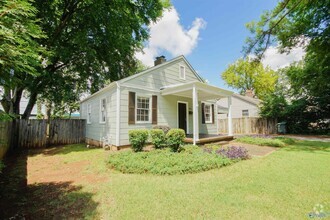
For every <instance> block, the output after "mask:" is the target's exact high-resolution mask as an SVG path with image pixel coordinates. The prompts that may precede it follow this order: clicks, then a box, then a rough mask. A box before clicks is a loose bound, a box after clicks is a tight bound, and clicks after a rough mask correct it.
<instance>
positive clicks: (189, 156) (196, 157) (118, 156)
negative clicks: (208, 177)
mask: <svg viewBox="0 0 330 220" xmlns="http://www.w3.org/2000/svg"><path fill="white" fill-rule="evenodd" d="M108 163H109V166H110V167H111V168H114V169H115V170H118V171H121V172H123V173H140V174H141V173H150V174H158V175H174V174H187V173H198V172H202V171H206V170H211V169H214V168H220V167H223V166H226V165H229V164H231V163H232V160H230V159H227V158H224V157H220V156H218V155H216V154H209V153H204V152H203V151H202V149H201V148H199V147H195V146H185V147H184V148H183V150H182V151H181V152H180V153H176V152H172V151H171V150H170V149H162V150H153V151H150V152H137V153H134V152H132V151H125V152H117V153H114V154H111V155H110V156H109V160H108Z"/></svg>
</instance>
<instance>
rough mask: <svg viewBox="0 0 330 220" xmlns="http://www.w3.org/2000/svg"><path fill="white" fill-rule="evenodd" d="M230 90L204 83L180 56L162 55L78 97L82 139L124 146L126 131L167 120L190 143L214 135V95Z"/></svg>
mask: <svg viewBox="0 0 330 220" xmlns="http://www.w3.org/2000/svg"><path fill="white" fill-rule="evenodd" d="M232 93H233V92H231V91H228V90H224V89H221V88H218V87H215V86H211V85H208V84H206V83H204V81H203V79H202V78H201V77H200V76H199V75H198V74H197V73H196V71H195V70H194V69H193V68H192V67H191V65H190V64H189V63H188V61H187V60H186V58H185V57H184V56H179V57H177V58H175V59H173V60H171V61H167V62H166V60H165V57H163V56H161V57H158V58H157V60H156V61H155V66H154V67H152V68H149V69H147V70H145V71H143V72H141V73H139V74H136V75H133V76H130V77H127V78H125V79H122V80H119V81H116V82H112V83H110V84H109V85H108V86H107V87H105V88H103V89H101V90H100V91H98V92H96V93H94V94H93V95H91V96H89V97H87V98H86V99H84V100H83V101H81V104H80V115H81V118H82V119H86V121H87V125H86V141H87V143H92V144H93V143H94V144H95V143H97V144H98V145H101V144H102V142H103V141H104V140H108V141H107V142H108V143H110V144H112V145H115V146H124V145H129V138H128V132H129V130H132V129H139V128H146V129H151V128H152V127H153V126H155V125H166V126H169V127H170V128H182V129H184V130H185V132H186V133H187V134H190V135H192V137H193V143H194V144H195V143H196V142H197V141H198V140H199V134H218V120H217V116H218V114H215V113H216V112H218V109H217V105H216V100H218V99H220V98H225V97H226V98H228V99H230V97H231V95H232ZM230 121H231V120H230ZM230 126H231V125H230ZM230 126H229V127H230ZM229 133H230V134H231V131H230V132H229Z"/></svg>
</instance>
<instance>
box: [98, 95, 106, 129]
mask: <svg viewBox="0 0 330 220" xmlns="http://www.w3.org/2000/svg"><path fill="white" fill-rule="evenodd" d="M103 100H105V106H104V121H102V104H103ZM106 121H107V98H105V97H104V98H101V99H100V110H99V123H100V124H105V123H106Z"/></svg>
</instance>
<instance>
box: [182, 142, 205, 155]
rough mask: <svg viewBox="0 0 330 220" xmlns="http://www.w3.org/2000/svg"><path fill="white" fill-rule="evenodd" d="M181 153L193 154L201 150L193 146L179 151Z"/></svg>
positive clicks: (186, 146)
mask: <svg viewBox="0 0 330 220" xmlns="http://www.w3.org/2000/svg"><path fill="white" fill-rule="evenodd" d="M179 151H180V153H185V154H192V153H195V152H200V151H201V148H200V147H198V146H195V145H192V144H189V145H185V146H183V147H181V148H180V149H179Z"/></svg>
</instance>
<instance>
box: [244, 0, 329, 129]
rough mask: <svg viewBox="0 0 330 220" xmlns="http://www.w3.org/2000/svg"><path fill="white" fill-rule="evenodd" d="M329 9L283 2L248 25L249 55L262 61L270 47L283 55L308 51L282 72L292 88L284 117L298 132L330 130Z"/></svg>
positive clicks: (321, 2)
mask: <svg viewBox="0 0 330 220" xmlns="http://www.w3.org/2000/svg"><path fill="white" fill-rule="evenodd" d="M329 8H330V1H328V0H318V1H312V0H282V1H280V2H279V3H278V5H277V6H276V7H275V8H274V9H273V10H271V11H266V12H264V13H263V15H262V16H261V18H260V20H259V21H258V22H251V23H249V24H248V25H247V27H248V28H249V29H250V31H251V33H252V34H253V36H252V37H250V38H248V39H247V45H246V47H245V48H244V51H245V53H246V55H247V54H250V53H254V54H256V55H257V57H258V58H259V59H261V58H262V57H263V55H264V52H265V50H266V49H267V48H268V47H269V46H270V45H276V46H278V48H279V50H280V52H290V50H291V49H292V48H293V47H296V46H303V47H304V49H305V51H306V55H305V57H304V59H303V60H302V61H301V62H300V63H296V64H293V65H291V66H290V67H289V68H286V69H285V70H283V71H284V72H285V74H286V76H287V78H288V84H290V87H291V89H290V95H291V96H290V99H289V101H290V102H289V105H288V106H287V108H286V111H285V112H286V114H284V117H286V119H287V120H288V121H291V122H292V124H293V125H297V126H298V128H294V129H292V130H295V131H303V130H305V131H309V130H311V129H313V130H314V129H322V130H323V131H324V130H327V129H328V130H330V123H329V118H330V83H329V82H330V74H329V72H330V26H329V24H330V11H329ZM275 95H276V94H275ZM270 98H271V99H273V100H276V97H270ZM264 103H265V104H267V103H268V102H264ZM269 103H272V102H269ZM274 113H276V112H274ZM311 125H313V126H311Z"/></svg>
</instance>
